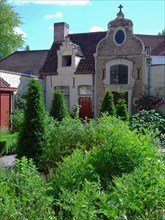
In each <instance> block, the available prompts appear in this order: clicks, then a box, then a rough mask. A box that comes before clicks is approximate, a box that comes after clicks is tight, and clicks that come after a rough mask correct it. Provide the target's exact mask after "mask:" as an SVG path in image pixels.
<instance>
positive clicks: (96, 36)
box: [40, 32, 165, 75]
mask: <svg viewBox="0 0 165 220" xmlns="http://www.w3.org/2000/svg"><path fill="white" fill-rule="evenodd" d="M106 34H107V32H92V33H80V34H70V35H69V38H70V40H71V41H72V42H73V43H74V44H77V45H78V46H79V47H80V49H81V50H82V52H83V54H84V57H85V58H84V59H81V61H80V63H79V65H78V67H77V70H76V73H81V72H83V73H92V72H93V71H94V69H95V59H94V56H93V54H94V53H95V52H96V46H97V44H98V42H99V41H100V40H101V39H103V38H104V37H105V36H106ZM136 36H137V37H139V38H140V39H141V40H142V41H143V42H144V45H145V46H146V47H151V55H157V56H158V55H159V56H161V55H163V56H165V36H161V35H140V34H137V35H136ZM60 45H62V43H60V44H57V43H53V44H52V47H51V49H50V51H49V53H48V56H47V59H46V61H45V63H44V65H43V67H42V68H41V70H40V73H41V75H42V74H57V65H58V58H57V50H59V48H60Z"/></svg>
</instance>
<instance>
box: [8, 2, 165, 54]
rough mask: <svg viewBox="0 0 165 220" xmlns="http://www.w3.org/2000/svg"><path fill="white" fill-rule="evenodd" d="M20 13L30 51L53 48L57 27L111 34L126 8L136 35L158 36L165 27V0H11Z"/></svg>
mask: <svg viewBox="0 0 165 220" xmlns="http://www.w3.org/2000/svg"><path fill="white" fill-rule="evenodd" d="M7 1H8V4H10V5H12V6H13V7H14V10H15V11H16V12H17V13H18V14H19V16H20V18H21V21H22V25H21V26H20V27H18V28H17V29H16V31H17V32H18V33H20V34H22V35H23V36H24V37H25V45H29V47H30V50H42V49H50V47H51V45H52V43H53V34H54V33H53V24H54V23H57V22H66V23H68V24H69V33H71V34H72V33H86V32H93V31H107V25H108V22H110V21H111V20H113V19H115V18H116V14H117V13H118V12H119V8H118V6H119V5H120V4H121V5H122V6H123V8H122V12H123V13H124V16H125V18H127V19H130V20H132V22H133V24H134V26H133V31H134V33H135V34H151V35H157V34H158V33H159V32H161V31H162V30H163V29H164V28H165V0H120V1H118V0H102V1H101V0H7Z"/></svg>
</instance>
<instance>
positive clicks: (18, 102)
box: [14, 93, 26, 110]
mask: <svg viewBox="0 0 165 220" xmlns="http://www.w3.org/2000/svg"><path fill="white" fill-rule="evenodd" d="M25 106H26V96H25V95H23V96H22V95H20V94H19V93H17V94H16V95H14V108H15V109H16V110H23V109H25Z"/></svg>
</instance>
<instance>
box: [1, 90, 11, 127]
mask: <svg viewBox="0 0 165 220" xmlns="http://www.w3.org/2000/svg"><path fill="white" fill-rule="evenodd" d="M10 97H11V94H10V92H9V93H7V92H1V93H0V128H3V127H8V126H9V117H10V100H11V99H10Z"/></svg>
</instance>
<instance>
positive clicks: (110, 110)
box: [100, 90, 116, 116]
mask: <svg viewBox="0 0 165 220" xmlns="http://www.w3.org/2000/svg"><path fill="white" fill-rule="evenodd" d="M100 112H101V113H107V114H108V115H112V116H115V115H116V109H115V105H114V102H113V94H112V92H111V91H110V90H109V91H107V92H106V94H105V96H104V99H103V102H102V105H101V109H100Z"/></svg>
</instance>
